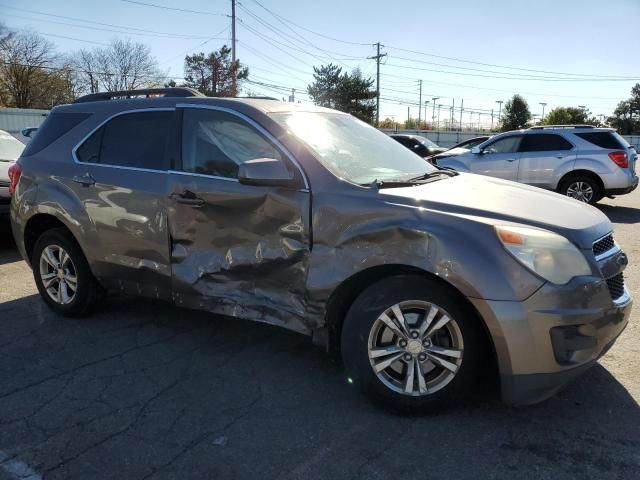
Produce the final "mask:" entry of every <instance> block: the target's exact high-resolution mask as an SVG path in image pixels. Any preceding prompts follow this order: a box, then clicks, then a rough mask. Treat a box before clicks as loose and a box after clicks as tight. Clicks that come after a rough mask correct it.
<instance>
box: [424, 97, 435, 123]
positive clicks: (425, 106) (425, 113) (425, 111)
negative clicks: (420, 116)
mask: <svg viewBox="0 0 640 480" xmlns="http://www.w3.org/2000/svg"><path fill="white" fill-rule="evenodd" d="M428 105H429V100H425V101H424V121H425V123H426V122H427V106H428ZM432 127H433V125H432Z"/></svg>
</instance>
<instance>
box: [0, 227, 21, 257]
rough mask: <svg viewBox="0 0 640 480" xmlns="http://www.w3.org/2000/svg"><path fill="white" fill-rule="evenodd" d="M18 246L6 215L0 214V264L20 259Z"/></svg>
mask: <svg viewBox="0 0 640 480" xmlns="http://www.w3.org/2000/svg"><path fill="white" fill-rule="evenodd" d="M21 259H22V257H21V256H20V253H19V252H18V247H17V246H16V242H15V241H14V239H13V234H12V233H11V224H10V222H9V216H8V215H0V265H4V264H5V263H12V262H17V261H19V260H21Z"/></svg>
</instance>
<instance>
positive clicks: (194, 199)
mask: <svg viewBox="0 0 640 480" xmlns="http://www.w3.org/2000/svg"><path fill="white" fill-rule="evenodd" d="M169 198H171V199H172V200H175V201H176V202H178V203H182V204H183V205H191V206H192V207H201V206H202V205H204V200H203V199H202V198H200V197H198V196H197V195H196V194H195V193H193V192H192V191H191V190H185V191H184V192H182V193H177V192H173V193H172V194H171V195H169Z"/></svg>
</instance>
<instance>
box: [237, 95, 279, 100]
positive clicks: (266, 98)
mask: <svg viewBox="0 0 640 480" xmlns="http://www.w3.org/2000/svg"><path fill="white" fill-rule="evenodd" d="M235 98H251V99H253V100H277V101H280V100H278V99H277V98H275V97H267V96H263V95H247V96H246V97H235Z"/></svg>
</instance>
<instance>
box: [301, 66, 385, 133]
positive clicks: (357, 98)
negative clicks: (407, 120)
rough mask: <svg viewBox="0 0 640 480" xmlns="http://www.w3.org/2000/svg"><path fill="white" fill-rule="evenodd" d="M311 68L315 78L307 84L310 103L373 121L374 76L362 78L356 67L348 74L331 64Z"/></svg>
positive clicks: (368, 121)
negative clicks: (311, 101)
mask: <svg viewBox="0 0 640 480" xmlns="http://www.w3.org/2000/svg"><path fill="white" fill-rule="evenodd" d="M313 72H314V73H313V78H314V82H313V83H312V84H309V86H308V87H307V92H308V93H309V96H310V97H311V99H312V100H313V103H315V104H316V105H319V106H321V107H328V108H335V109H336V110H340V111H342V112H347V113H350V114H352V115H353V116H355V117H357V118H359V119H360V120H363V121H365V122H367V123H370V124H373V121H374V117H375V112H376V105H375V98H376V91H375V90H373V89H372V86H373V79H371V78H364V77H363V76H362V73H361V72H360V70H358V69H355V70H353V72H352V73H351V74H349V73H346V72H345V73H343V72H342V68H340V67H338V66H336V65H333V64H329V65H324V66H322V67H320V68H317V67H313Z"/></svg>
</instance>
